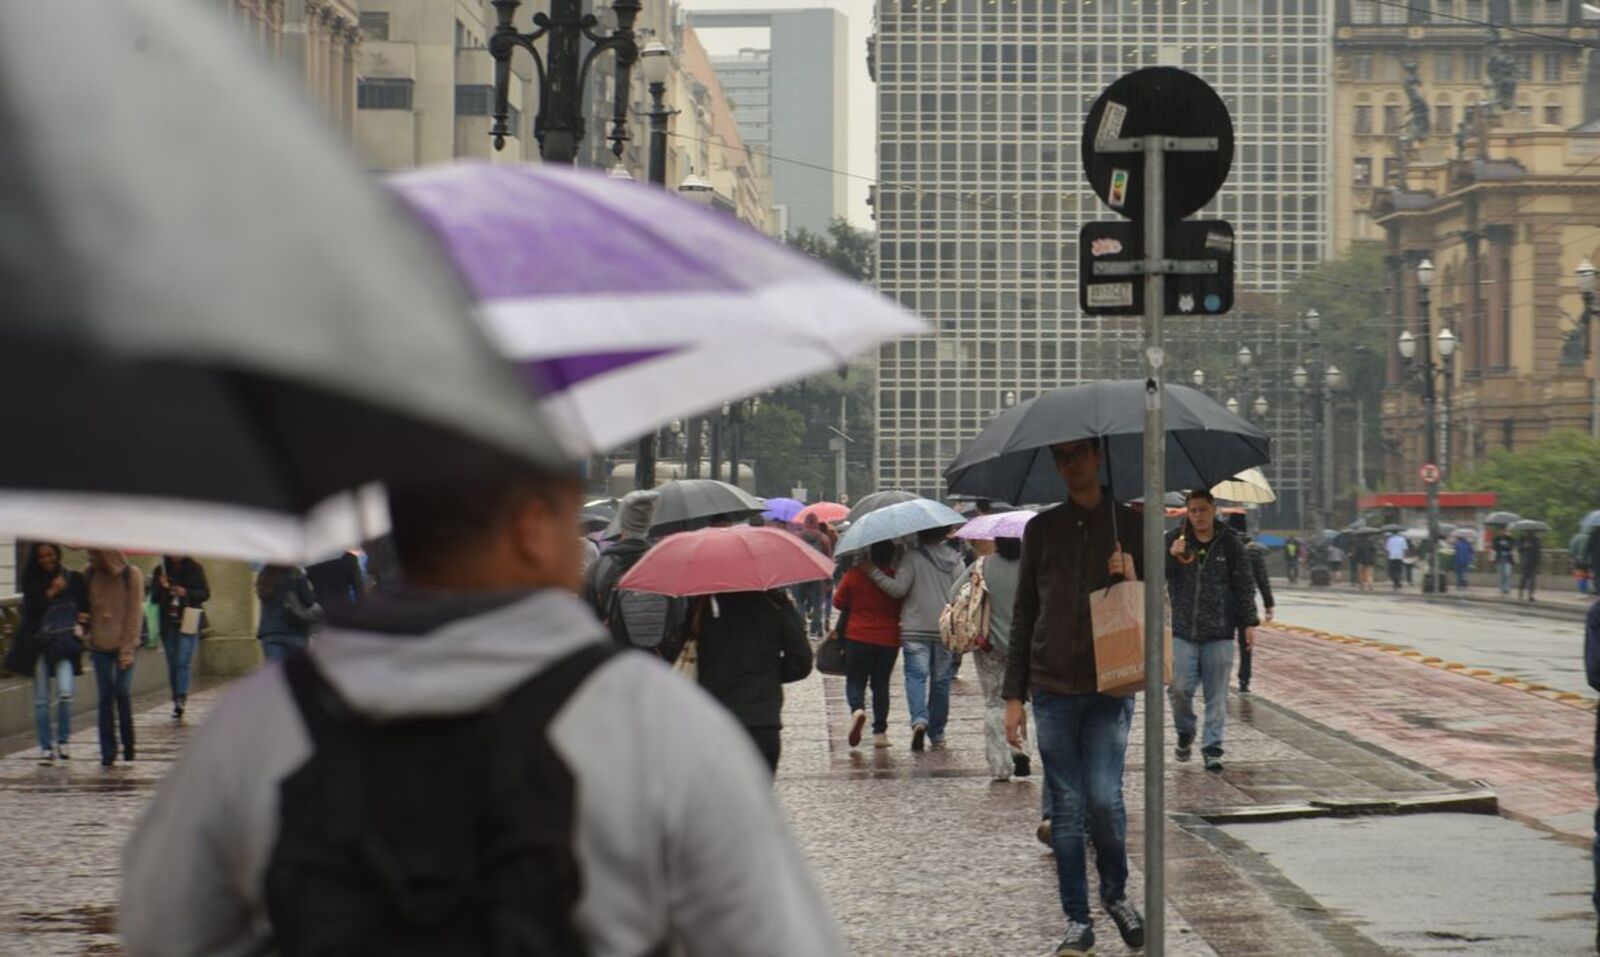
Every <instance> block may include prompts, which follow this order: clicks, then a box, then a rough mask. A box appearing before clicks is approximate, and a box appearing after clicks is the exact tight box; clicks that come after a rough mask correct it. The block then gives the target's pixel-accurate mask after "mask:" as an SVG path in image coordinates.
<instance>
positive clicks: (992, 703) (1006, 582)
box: [950, 538, 1033, 781]
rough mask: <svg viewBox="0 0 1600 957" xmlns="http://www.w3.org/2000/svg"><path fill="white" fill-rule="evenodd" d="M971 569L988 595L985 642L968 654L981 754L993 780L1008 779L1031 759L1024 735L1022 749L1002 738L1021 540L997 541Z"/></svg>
mask: <svg viewBox="0 0 1600 957" xmlns="http://www.w3.org/2000/svg"><path fill="white" fill-rule="evenodd" d="M974 544H977V543H974ZM983 544H986V545H987V544H989V543H988V542H984V543H983ZM971 573H976V574H977V576H978V580H979V581H981V582H982V583H983V588H984V589H985V590H986V591H987V592H988V593H989V633H988V636H987V642H986V645H987V646H986V647H980V648H978V649H977V650H976V651H974V652H973V653H972V660H973V661H974V662H975V663H976V664H977V668H978V686H979V688H981V689H982V690H983V753H984V757H985V759H986V760H987V761H988V762H989V778H990V780H993V781H1009V780H1011V778H1012V776H1013V775H1015V776H1017V777H1019V778H1025V777H1027V776H1029V775H1030V774H1032V773H1033V759H1032V758H1031V757H1029V754H1028V742H1027V739H1026V737H1024V739H1023V742H1022V745H1021V746H1020V747H1015V748H1013V747H1011V745H1010V743H1009V742H1007V741H1006V700H1005V683H1006V662H1007V659H1008V657H1009V656H1010V654H1011V631H1012V628H1011V616H1012V612H1013V611H1014V606H1015V604H1016V600H1017V585H1018V578H1019V576H1020V575H1021V574H1022V539H1020V538H997V539H995V540H994V542H993V545H992V548H991V550H990V553H989V554H988V555H982V556H980V557H979V558H978V560H977V561H976V562H974V563H973V567H972V568H971V569H969V574H971ZM966 581H967V579H966V578H960V579H957V580H956V584H955V586H954V587H953V588H952V589H951V592H950V597H951V600H952V601H953V600H955V596H956V594H957V593H958V592H959V591H960V590H961V587H962V586H963V585H964V584H965V583H966ZM1025 731H1026V729H1024V732H1025Z"/></svg>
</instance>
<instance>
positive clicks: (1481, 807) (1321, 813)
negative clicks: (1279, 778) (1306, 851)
mask: <svg viewBox="0 0 1600 957" xmlns="http://www.w3.org/2000/svg"><path fill="white" fill-rule="evenodd" d="M1186 813H1188V814H1192V815H1194V816H1195V817H1198V818H1200V819H1202V820H1204V821H1205V822H1207V823H1208V824H1214V825H1217V826H1221V825H1224V824H1272V823H1276V822H1280V821H1306V820H1313V819H1317V818H1329V817H1338V818H1345V817H1380V816H1382V817H1391V816H1399V815H1404V814H1487V815H1491V816H1498V815H1499V814H1500V799H1499V798H1498V797H1496V796H1495V793H1494V791H1492V790H1489V789H1488V788H1479V789H1477V790H1473V791H1463V792H1459V793H1444V794H1419V795H1414V796H1409V797H1400V798H1385V799H1381V800H1379V799H1371V798H1352V799H1349V800H1341V799H1321V800H1315V801H1308V802H1305V803H1297V804H1254V805H1244V806H1241V807H1218V808H1207V809H1202V810H1195V811H1189V812H1186Z"/></svg>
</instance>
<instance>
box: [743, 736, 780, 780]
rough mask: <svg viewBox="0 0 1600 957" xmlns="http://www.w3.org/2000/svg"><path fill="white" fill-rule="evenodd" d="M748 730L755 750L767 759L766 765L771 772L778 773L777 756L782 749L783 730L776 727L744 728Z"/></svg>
mask: <svg viewBox="0 0 1600 957" xmlns="http://www.w3.org/2000/svg"><path fill="white" fill-rule="evenodd" d="M745 731H747V732H749V734H750V740H752V741H754V742H755V743H756V750H757V751H760V752H761V756H762V757H763V758H766V759H767V767H768V768H771V769H772V773H773V774H774V775H776V774H777V773H778V757H779V755H780V754H781V753H782V751H783V731H782V730H780V729H778V728H745Z"/></svg>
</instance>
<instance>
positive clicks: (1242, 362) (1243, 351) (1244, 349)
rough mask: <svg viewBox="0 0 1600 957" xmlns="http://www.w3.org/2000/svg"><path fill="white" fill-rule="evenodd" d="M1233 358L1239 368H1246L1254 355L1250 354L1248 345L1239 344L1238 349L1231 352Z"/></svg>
mask: <svg viewBox="0 0 1600 957" xmlns="http://www.w3.org/2000/svg"><path fill="white" fill-rule="evenodd" d="M1233 358H1234V360H1235V361H1236V362H1238V363H1239V368H1241V369H1248V368H1250V360H1251V359H1253V358H1255V357H1254V356H1252V355H1251V354H1250V347H1249V346H1240V347H1239V351H1238V352H1236V353H1234V354H1233Z"/></svg>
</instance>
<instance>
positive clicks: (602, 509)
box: [578, 502, 617, 532]
mask: <svg viewBox="0 0 1600 957" xmlns="http://www.w3.org/2000/svg"><path fill="white" fill-rule="evenodd" d="M616 520H617V509H616V506H614V505H608V504H606V503H604V502H592V503H590V504H588V505H585V506H584V507H583V511H581V512H579V513H578V527H579V528H581V529H583V530H584V531H585V532H598V531H600V530H601V529H602V528H605V527H607V526H608V525H610V524H611V523H612V522H614V521H616Z"/></svg>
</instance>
